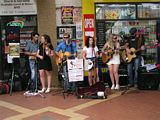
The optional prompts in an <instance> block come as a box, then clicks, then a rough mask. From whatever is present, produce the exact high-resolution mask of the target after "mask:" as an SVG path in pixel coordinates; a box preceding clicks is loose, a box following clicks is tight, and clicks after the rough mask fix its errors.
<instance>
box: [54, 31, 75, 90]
mask: <svg viewBox="0 0 160 120" xmlns="http://www.w3.org/2000/svg"><path fill="white" fill-rule="evenodd" d="M55 52H56V55H57V56H58V58H59V60H58V61H59V63H60V64H59V65H61V66H62V67H63V74H64V81H63V82H64V83H63V88H64V91H68V90H69V91H70V90H71V91H75V83H73V82H72V83H71V82H69V79H68V71H67V64H66V63H67V62H66V59H75V58H76V57H77V46H76V43H74V42H72V40H71V39H70V35H69V34H68V33H64V35H63V41H62V42H61V43H59V45H58V46H57V47H56V50H55ZM60 53H61V54H60Z"/></svg>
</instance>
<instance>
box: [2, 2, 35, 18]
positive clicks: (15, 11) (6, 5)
mask: <svg viewBox="0 0 160 120" xmlns="http://www.w3.org/2000/svg"><path fill="white" fill-rule="evenodd" d="M36 14H37V0H0V15H36Z"/></svg>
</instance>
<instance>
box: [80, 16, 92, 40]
mask: <svg viewBox="0 0 160 120" xmlns="http://www.w3.org/2000/svg"><path fill="white" fill-rule="evenodd" d="M83 23H84V38H85V41H86V38H87V37H88V36H91V37H94V14H84V22H83Z"/></svg>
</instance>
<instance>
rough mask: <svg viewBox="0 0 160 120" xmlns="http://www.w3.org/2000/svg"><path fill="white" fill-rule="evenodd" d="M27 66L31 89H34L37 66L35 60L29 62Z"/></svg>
mask: <svg viewBox="0 0 160 120" xmlns="http://www.w3.org/2000/svg"><path fill="white" fill-rule="evenodd" d="M29 66H30V71H31V82H32V87H33V88H32V89H35V87H36V82H37V81H36V77H37V71H36V70H37V66H36V62H35V60H29Z"/></svg>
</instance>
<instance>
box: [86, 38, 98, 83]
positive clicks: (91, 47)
mask: <svg viewBox="0 0 160 120" xmlns="http://www.w3.org/2000/svg"><path fill="white" fill-rule="evenodd" d="M97 57H98V48H97V46H95V41H94V39H93V37H90V36H89V37H88V38H87V40H86V44H85V46H84V48H83V59H84V60H86V59H87V60H89V64H90V62H93V67H92V69H90V70H88V82H89V85H90V86H92V85H94V84H95V83H96V82H99V76H98V63H97ZM93 70H94V78H93V77H92V71H93Z"/></svg>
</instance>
